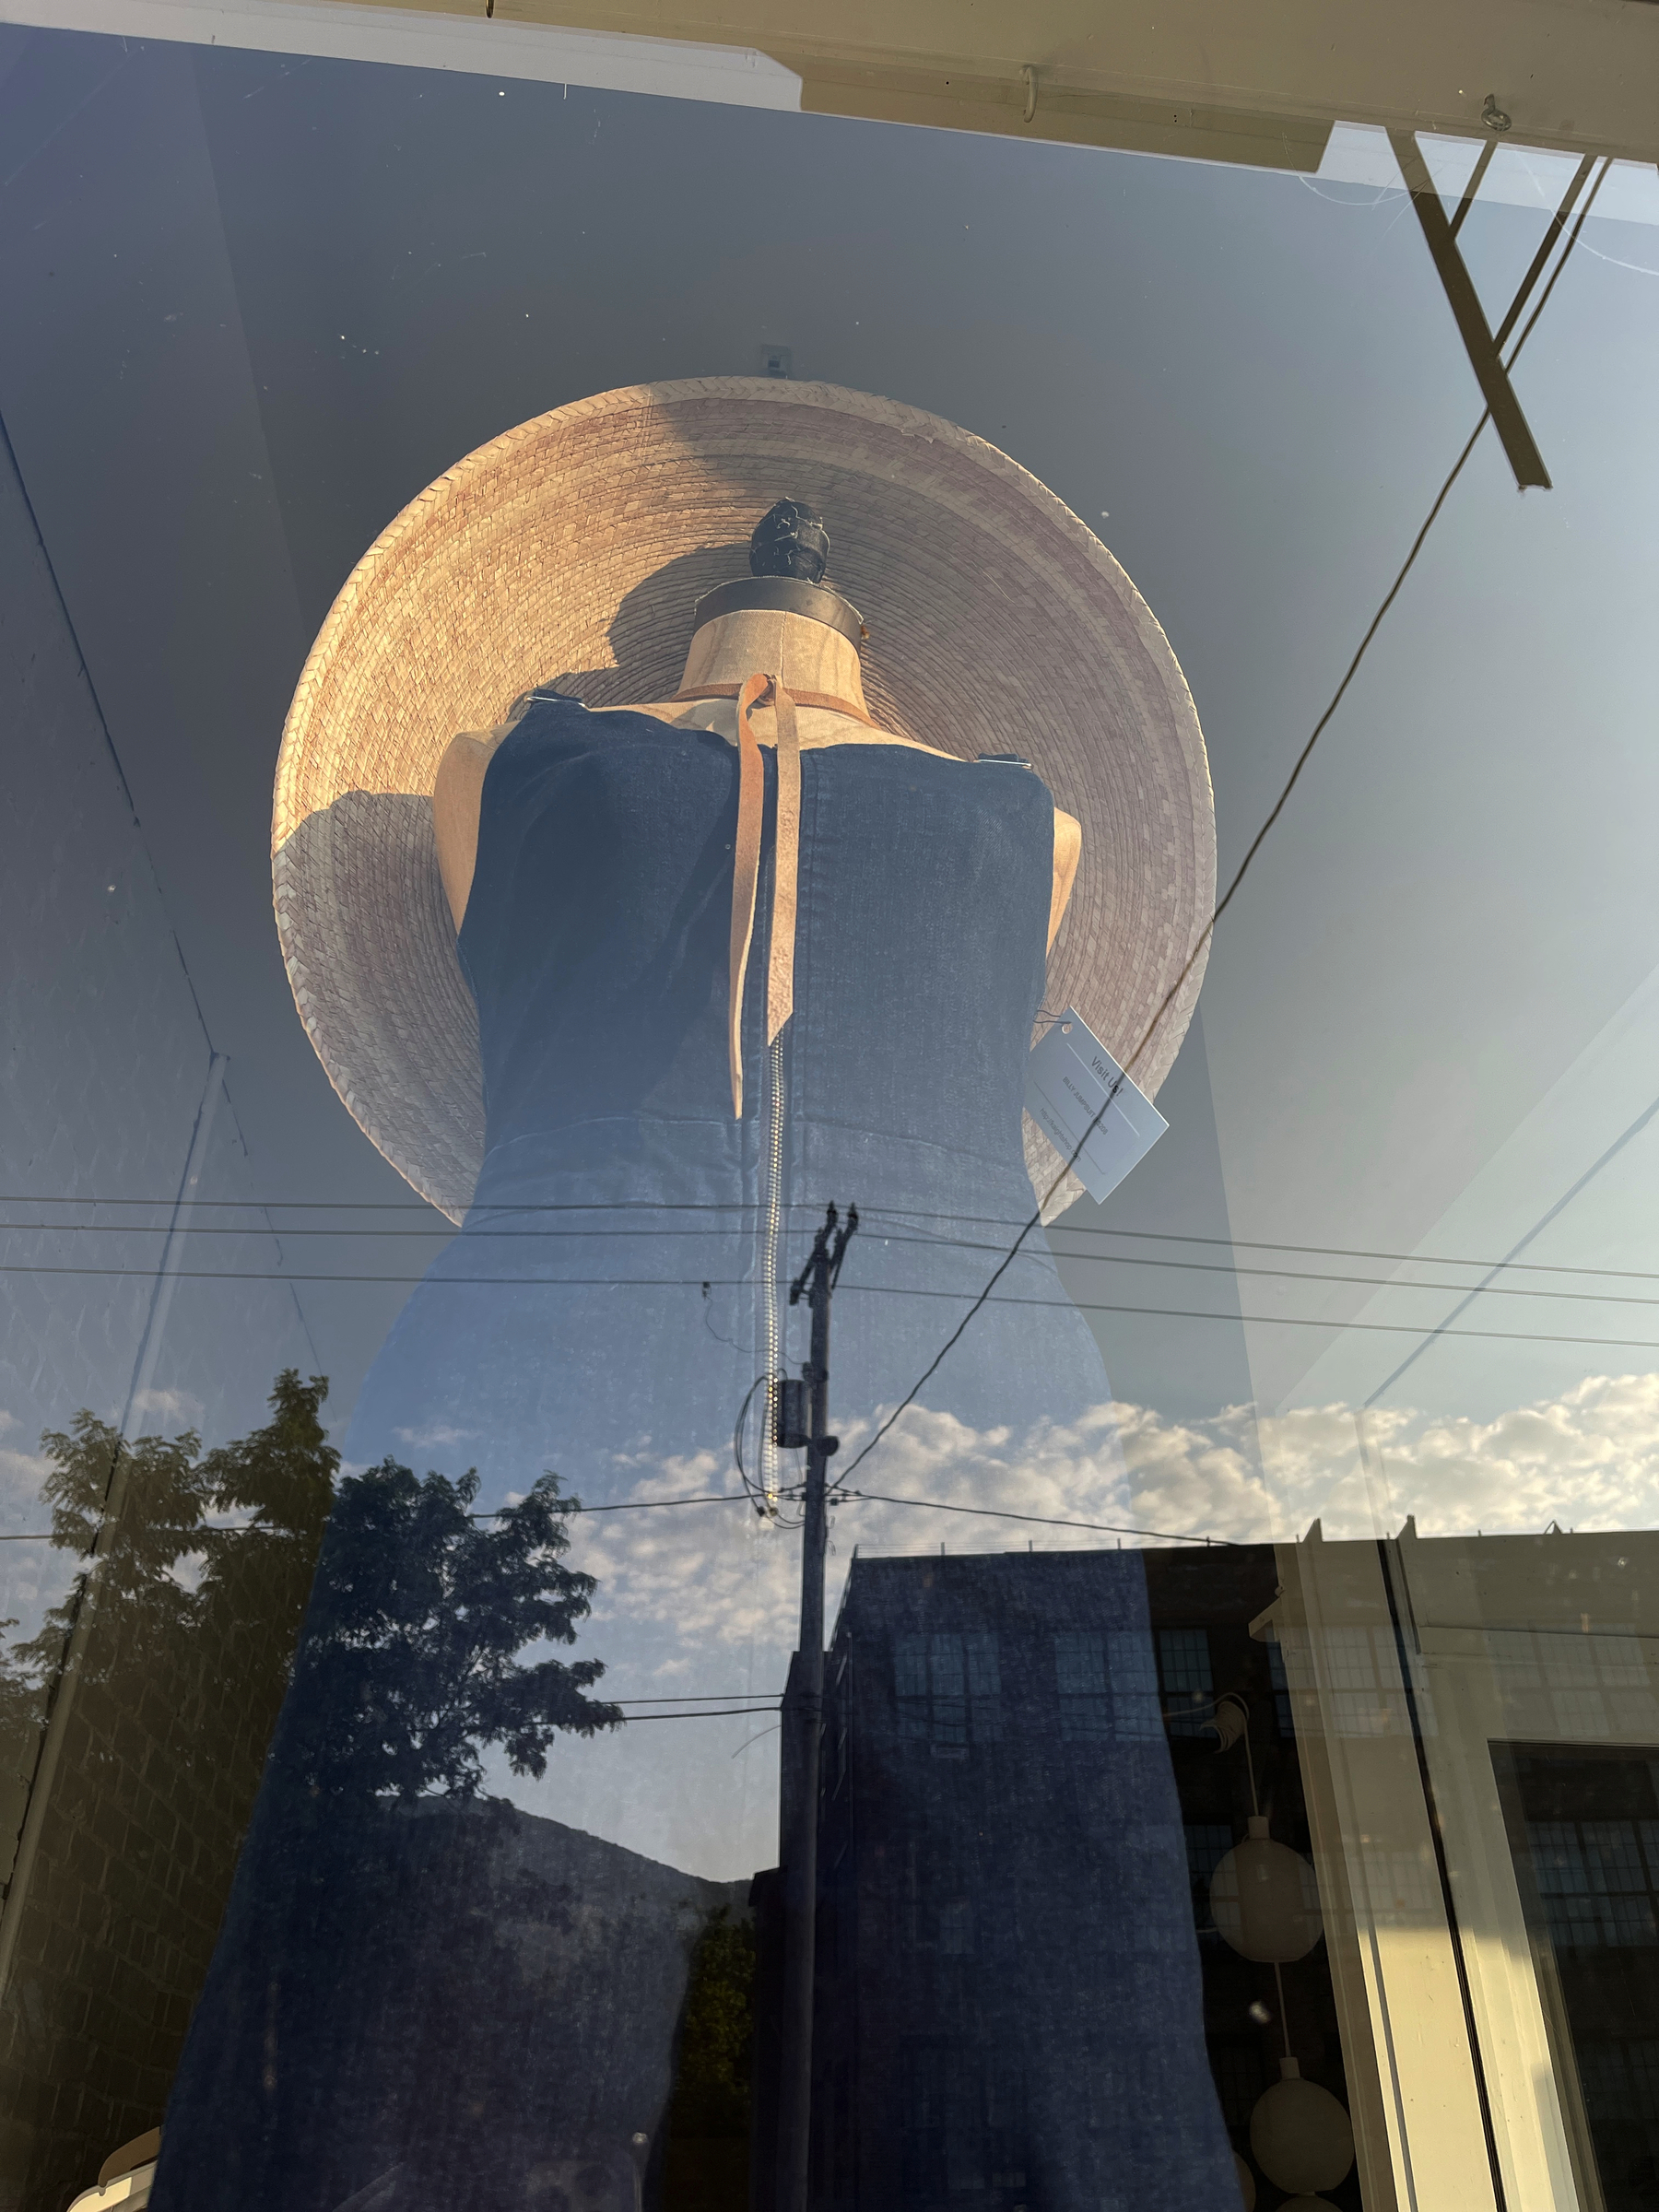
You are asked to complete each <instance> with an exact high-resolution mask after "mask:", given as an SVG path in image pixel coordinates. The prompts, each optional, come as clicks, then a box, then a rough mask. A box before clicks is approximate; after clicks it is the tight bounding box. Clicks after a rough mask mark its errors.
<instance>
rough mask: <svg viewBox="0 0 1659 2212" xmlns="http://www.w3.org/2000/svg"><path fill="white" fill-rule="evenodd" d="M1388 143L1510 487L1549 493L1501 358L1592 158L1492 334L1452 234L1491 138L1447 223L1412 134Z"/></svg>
mask: <svg viewBox="0 0 1659 2212" xmlns="http://www.w3.org/2000/svg"><path fill="white" fill-rule="evenodd" d="M1388 139H1389V144H1390V145H1391V146H1392V147H1394V159H1395V160H1396V161H1397V162H1398V163H1399V165H1400V174H1401V176H1402V177H1403V178H1404V180H1405V183H1406V191H1407V192H1408V193H1410V194H1411V204H1412V206H1414V207H1415V208H1416V209H1417V215H1418V222H1419V223H1420V224H1421V226H1422V230H1423V237H1424V240H1425V241H1426V243H1427V245H1428V248H1429V253H1430V258H1431V259H1432V261H1433V263H1434V266H1435V270H1436V273H1437V274H1438V275H1439V277H1440V280H1441V289H1442V290H1443V291H1444V292H1445V295H1446V302H1447V305H1448V306H1449V307H1450V308H1451V310H1452V315H1453V321H1454V322H1455V323H1456V324H1457V329H1458V335H1460V336H1461V337H1462V339H1463V342H1464V350H1465V353H1467V355H1468V357H1469V366H1470V368H1471V369H1473V370H1474V371H1475V381H1476V382H1477V384H1478V385H1479V386H1480V395H1481V397H1482V398H1483V399H1484V400H1485V401H1486V404H1487V409H1488V413H1489V414H1490V416H1491V418H1492V423H1493V426H1494V428H1495V429H1496V430H1497V432H1498V436H1499V439H1500V442H1501V444H1502V446H1503V450H1504V453H1505V454H1506V455H1507V456H1508V460H1509V465H1510V466H1511V468H1512V469H1513V471H1514V472H1515V486H1516V488H1517V489H1518V490H1520V491H1525V490H1526V489H1527V488H1529V487H1535V488H1537V489H1539V490H1541V491H1547V490H1548V489H1549V488H1550V479H1549V471H1548V470H1547V468H1546V467H1545V465H1544V456H1543V454H1542V453H1539V451H1538V445H1537V441H1536V440H1535V438H1534V436H1533V434H1532V430H1531V429H1530V428H1529V426H1528V424H1527V420H1526V417H1525V416H1524V414H1523V413H1522V411H1521V402H1520V401H1519V400H1518V399H1517V398H1516V396H1515V391H1514V387H1513V385H1512V383H1511V382H1510V377H1509V364H1508V363H1506V362H1505V360H1504V359H1503V348H1504V347H1505V345H1506V344H1507V343H1508V340H1509V337H1510V335H1511V333H1512V331H1513V329H1514V327H1515V324H1517V323H1518V322H1519V321H1520V319H1521V313H1522V311H1523V309H1524V307H1525V305H1526V302H1527V301H1528V300H1530V299H1531V297H1532V295H1533V292H1534V291H1535V288H1536V286H1537V282H1538V279H1539V277H1542V275H1543V274H1544V270H1545V268H1546V266H1547V263H1548V261H1549V257H1550V255H1551V253H1553V252H1554V251H1555V246H1556V241H1558V240H1559V237H1560V235H1561V232H1562V230H1563V229H1565V228H1566V223H1567V218H1568V217H1569V216H1570V215H1571V213H1572V210H1573V206H1574V205H1575V204H1576V202H1577V200H1578V197H1579V194H1581V193H1582V192H1583V189H1584V186H1585V185H1586V184H1587V183H1588V182H1589V181H1590V175H1591V172H1592V171H1593V170H1594V167H1595V160H1594V156H1593V155H1590V154H1586V155H1585V157H1584V159H1583V160H1582V161H1581V162H1580V163H1579V165H1578V167H1577V169H1576V170H1575V171H1573V174H1572V181H1571V183H1570V184H1569V185H1568V187H1567V190H1566V192H1565V193H1564V194H1563V195H1562V198H1561V204H1560V206H1559V207H1558V208H1557V209H1556V211H1555V213H1554V215H1552V216H1551V217H1550V218H1549V225H1548V228H1547V229H1546V231H1545V233H1544V240H1543V243H1542V244H1541V245H1540V246H1539V248H1538V250H1537V252H1536V253H1535V254H1534V255H1533V258H1532V263H1531V265H1530V266H1529V267H1528V269H1527V272H1526V274H1525V276H1524V277H1522V279H1521V286H1520V289H1519V290H1518V291H1517V292H1516V294H1515V296H1514V298H1513V299H1512V300H1511V301H1510V304H1509V309H1508V312H1506V313H1505V315H1504V317H1503V320H1502V322H1501V323H1500V324H1499V325H1498V328H1497V329H1496V331H1494V330H1493V329H1492V328H1491V326H1490V325H1489V324H1488V322H1487V319H1486V311H1485V310H1484V309H1483V308H1482V306H1481V304H1480V297H1479V294H1478V293H1477V291H1476V289H1475V282H1474V279H1473V278H1472V277H1470V275H1469V272H1468V270H1467V268H1466V267H1465V265H1464V258H1463V253H1462V252H1461V251H1460V249H1459V247H1458V243H1457V233H1458V231H1459V230H1460V229H1462V227H1463V219H1464V218H1465V215H1467V213H1468V212H1469V209H1470V207H1471V206H1472V205H1473V204H1474V199H1475V195H1476V194H1477V192H1478V191H1479V190H1480V186H1481V182H1482V181H1483V179H1484V178H1485V176H1486V172H1487V168H1488V163H1489V162H1490V161H1491V159H1492V156H1493V154H1494V153H1495V152H1496V151H1497V141H1496V139H1492V140H1490V141H1488V144H1487V145H1486V146H1484V147H1482V148H1481V151H1480V159H1478V160H1477V162H1476V164H1475V168H1474V171H1473V172H1472V174H1471V175H1470V178H1469V181H1468V182H1467V184H1466V185H1465V187H1464V194H1463V197H1462V199H1461V200H1460V201H1459V202H1458V204H1457V211H1456V213H1455V214H1453V215H1451V216H1448V215H1447V213H1446V210H1445V208H1444V207H1443V206H1442V205H1441V196H1440V194H1439V192H1438V191H1437V190H1436V189H1435V184H1434V180H1433V178H1432V177H1431V176H1430V173H1429V164H1428V163H1427V162H1426V161H1425V160H1424V159H1423V156H1422V150H1421V148H1420V147H1418V142H1417V136H1416V134H1415V133H1414V132H1411V131H1390V132H1389V134H1388Z"/></svg>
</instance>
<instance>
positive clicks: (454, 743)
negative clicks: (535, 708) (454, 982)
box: [432, 723, 512, 929]
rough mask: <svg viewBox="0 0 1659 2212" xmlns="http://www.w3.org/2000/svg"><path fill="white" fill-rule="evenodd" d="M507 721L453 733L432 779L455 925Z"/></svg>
mask: <svg viewBox="0 0 1659 2212" xmlns="http://www.w3.org/2000/svg"><path fill="white" fill-rule="evenodd" d="M511 728H512V724H511V723H502V724H501V725H500V728H498V729H493V730H463V731H462V732H461V734H460V735H459V736H456V737H452V738H451V739H450V741H449V744H448V745H447V746H446V747H444V752H443V758H442V759H441V760H440V761H439V763H438V773H437V775H436V776H435V777H434V778H433V780H432V834H433V837H434V840H435V841H436V843H437V847H438V872H439V874H440V875H441V877H442V878H443V888H444V893H445V895H446V897H447V898H448V900H449V904H450V912H452V913H453V916H454V918H455V927H456V928H457V929H459V928H460V926H461V918H462V916H463V914H465V912H466V901H467V898H468V895H469V894H470V892H471V890H472V879H473V869H474V867H475V865H477V853H478V816H479V814H480V812H481V810H482V807H483V804H484V776H485V771H487V770H488V767H489V763H490V761H491V759H493V758H494V756H495V752H496V748H497V747H498V746H499V745H500V742H501V740H502V738H503V737H505V736H506V735H507V733H508V731H509V730H510V729H511Z"/></svg>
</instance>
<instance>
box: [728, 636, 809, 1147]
mask: <svg viewBox="0 0 1659 2212" xmlns="http://www.w3.org/2000/svg"><path fill="white" fill-rule="evenodd" d="M768 691H770V692H771V700H772V705H773V707H774V709H775V710H776V712H777V718H778V824H777V851H776V854H775V858H774V865H773V868H772V901H771V944H770V947H769V950H768V959H767V973H766V1041H767V1044H768V1046H769V1047H770V1046H771V1044H772V1043H774V1042H775V1041H776V1040H777V1038H778V1036H779V1034H780V1032H781V1031H782V1028H783V1025H784V1023H785V1022H786V1021H787V1020H788V1019H789V1018H790V1016H791V1014H792V1013H793V1012H794V937H795V903H796V884H797V877H798V869H799V856H800V843H801V739H800V731H799V729H798V727H797V724H796V722H795V702H794V700H793V699H792V698H791V697H790V695H789V693H788V692H787V691H786V690H785V689H784V688H783V687H782V684H781V683H779V682H778V681H777V679H776V678H775V677H770V676H751V677H749V678H748V680H747V682H746V683H745V684H744V685H743V686H742V687H741V688H740V689H739V690H738V692H737V840H736V844H735V849H734V853H733V860H732V935H731V949H730V975H729V982H728V993H729V995H728V1002H727V1009H726V1021H727V1028H726V1049H727V1053H728V1057H729V1059H730V1063H731V1072H732V1113H733V1117H734V1118H735V1120H737V1121H741V1120H742V1119H743V988H744V983H745V981H746V980H747V974H748V956H749V947H750V945H751V944H752V943H753V942H754V935H755V899H756V894H757V891H758V889H759V882H760V824H761V817H762V815H763V813H764V811H765V805H766V773H765V770H764V769H763V768H762V766H761V761H760V743H759V738H757V736H756V735H755V732H754V727H753V724H751V723H750V721H749V715H750V713H751V712H752V710H753V709H754V708H755V707H757V706H759V704H760V702H761V700H763V699H764V698H765V697H766V694H767V693H768Z"/></svg>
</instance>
